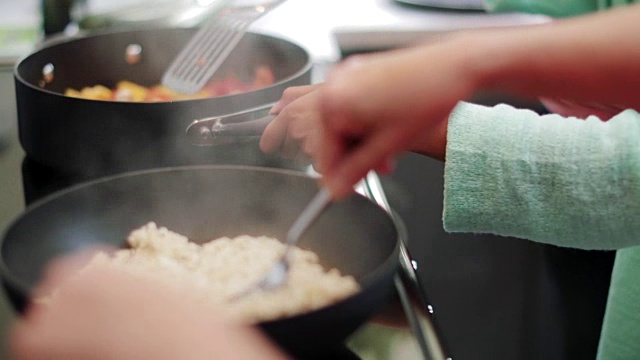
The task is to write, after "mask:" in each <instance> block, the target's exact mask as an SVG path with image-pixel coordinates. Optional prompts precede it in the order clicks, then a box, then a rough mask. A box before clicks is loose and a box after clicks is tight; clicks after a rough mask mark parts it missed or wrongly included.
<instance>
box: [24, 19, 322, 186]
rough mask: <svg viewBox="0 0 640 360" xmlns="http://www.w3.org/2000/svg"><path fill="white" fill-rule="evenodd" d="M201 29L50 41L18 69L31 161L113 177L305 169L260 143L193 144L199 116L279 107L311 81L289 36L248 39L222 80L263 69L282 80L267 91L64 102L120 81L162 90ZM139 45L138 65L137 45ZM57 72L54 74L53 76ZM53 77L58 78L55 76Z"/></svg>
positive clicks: (307, 61)
mask: <svg viewBox="0 0 640 360" xmlns="http://www.w3.org/2000/svg"><path fill="white" fill-rule="evenodd" d="M194 32H195V29H183V28H167V29H150V30H135V31H119V32H107V33H97V34H91V35H89V36H84V37H79V38H70V39H68V38H63V39H62V40H59V41H52V42H50V43H45V44H43V46H42V47H41V48H39V49H38V50H36V51H34V52H33V53H31V54H29V55H28V56H26V57H25V58H23V59H21V60H20V61H19V63H18V65H17V66H16V68H15V71H14V77H15V85H16V101H17V113H18V129H19V135H20V142H21V144H22V147H23V148H24V150H25V152H26V154H27V156H28V157H29V158H30V159H33V160H35V161H37V162H38V163H40V164H43V165H46V166H48V167H50V168H52V169H56V170H58V171H64V172H67V173H70V174H78V175H83V176H85V175H86V176H91V177H96V176H103V175H108V174H113V173H119V172H124V171H130V170H139V169H148V168H155V167H165V166H180V165H192V164H241V165H260V166H273V167H287V168H297V164H294V163H291V162H290V161H287V160H284V159H282V158H280V157H278V156H267V155H265V154H262V153H261V152H260V150H259V148H258V145H257V144H258V142H257V141H252V142H243V143H238V144H229V145H228V146H222V147H216V148H202V147H196V146H193V145H191V144H190V143H189V142H188V141H187V140H186V139H185V129H186V128H187V126H188V125H189V124H190V123H191V122H192V121H193V120H195V119H200V118H204V117H210V116H216V115H222V114H228V113H235V112H237V111H241V110H244V109H250V108H254V107H256V106H260V105H264V104H268V103H273V102H275V101H277V100H279V99H280V97H281V96H282V92H283V91H284V89H286V88H287V87H290V86H295V85H305V84H309V83H310V82H311V68H312V63H311V58H310V56H309V54H308V52H307V51H306V49H304V48H302V47H301V46H299V45H297V44H295V43H292V42H290V41H288V40H285V39H281V38H277V37H273V36H267V35H263V34H256V33H247V34H246V35H245V36H244V38H243V39H242V41H241V42H240V44H238V46H237V47H236V48H235V49H234V51H233V52H232V53H231V54H230V55H229V58H228V59H227V61H226V62H225V63H224V64H223V65H222V67H221V68H220V70H219V72H218V73H217V74H216V75H215V76H214V78H216V77H218V78H225V77H226V76H227V75H229V74H231V73H233V74H235V75H236V76H237V77H239V78H241V79H244V80H245V81H251V80H252V79H253V76H254V70H255V68H256V67H257V66H259V65H267V66H269V67H270V68H271V69H272V70H273V73H274V75H275V83H274V84H273V85H272V86H268V87H266V88H263V89H259V90H255V91H250V92H245V93H239V94H233V95H227V96H219V97H214V98H209V99H198V100H184V101H173V102H161V103H124V102H115V101H98V100H86V99H77V98H72V97H68V96H64V95H63V93H64V91H65V89H66V88H68V87H72V88H75V89H79V88H82V87H84V86H93V85H96V84H102V85H105V86H107V87H114V86H115V84H116V83H117V82H118V81H120V80H131V81H134V82H136V83H139V84H142V85H145V86H151V85H155V84H158V83H159V82H160V79H161V77H162V73H163V72H164V71H165V69H166V68H167V67H168V66H169V64H170V62H171V60H172V59H173V58H174V57H175V56H176V54H177V53H178V52H179V50H180V49H181V47H182V46H183V45H184V44H185V43H186V42H187V40H188V39H189V38H190V37H191V35H193V33H194ZM134 44H135V45H139V46H140V48H141V49H142V52H141V55H140V57H139V61H138V62H133V63H132V62H131V61H127V59H129V60H131V58H130V57H129V58H127V57H126V56H125V54H126V53H127V48H129V46H130V45H134ZM48 64H51V65H52V66H53V69H54V71H53V76H50V75H48V76H45V75H43V71H44V70H45V69H46V70H50V69H51V66H48ZM47 74H49V73H48V72H47Z"/></svg>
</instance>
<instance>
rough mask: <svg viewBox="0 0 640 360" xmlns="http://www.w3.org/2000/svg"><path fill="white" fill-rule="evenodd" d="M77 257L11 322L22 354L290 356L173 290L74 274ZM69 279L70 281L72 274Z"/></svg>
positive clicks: (13, 341) (109, 275) (17, 354)
mask: <svg viewBox="0 0 640 360" xmlns="http://www.w3.org/2000/svg"><path fill="white" fill-rule="evenodd" d="M79 262H80V261H79V260H78V259H77V258H73V259H65V260H63V261H59V262H56V263H55V264H54V266H52V267H51V268H50V269H49V270H48V271H47V275H46V278H45V280H44V281H43V283H42V285H41V286H40V287H39V289H38V291H37V293H39V294H51V293H52V291H54V289H60V295H59V297H56V298H54V300H52V301H51V302H50V303H48V304H42V305H33V306H31V307H30V308H29V309H28V311H27V312H26V314H25V316H24V318H23V319H20V320H19V321H18V322H17V323H16V324H15V325H14V327H13V329H12V332H11V338H10V347H11V354H12V359H16V360H22V359H24V360H27V359H28V360H37V359H47V360H56V359H60V360H68V359H83V360H122V359H153V360H162V359H171V360H173V359H194V360H195V359H203V360H204V359H207V360H208V359H237V360H245V359H246V360H249V359H270V360H276V359H285V358H286V357H285V356H284V355H283V354H282V353H280V352H279V351H278V350H277V349H276V348H275V347H274V345H272V344H271V343H269V342H268V341H267V340H266V338H264V337H263V336H262V335H261V334H260V333H258V332H257V331H256V330H254V329H252V328H249V327H244V326H242V325H239V324H236V323H234V322H232V321H230V320H227V319H225V318H224V316H223V315H221V314H220V313H219V312H218V311H217V310H215V309H213V308H212V307H210V306H208V305H207V304H204V303H202V302H198V301H197V300H196V299H192V298H191V297H189V296H188V294H184V293H178V292H177V291H174V289H168V288H166V287H163V286H160V285H157V284H153V283H149V282H145V281H140V280H137V279H136V278H133V277H131V276H130V275H127V274H125V273H122V272H120V271H117V270H114V269H107V268H98V269H91V270H90V271H86V272H82V274H81V275H78V276H72V274H75V273H76V272H77V270H78V268H79ZM69 279H70V280H69Z"/></svg>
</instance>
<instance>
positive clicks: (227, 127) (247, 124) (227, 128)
mask: <svg viewBox="0 0 640 360" xmlns="http://www.w3.org/2000/svg"><path fill="white" fill-rule="evenodd" d="M275 118H276V115H273V114H269V115H267V116H263V117H261V118H259V119H255V120H247V121H243V122H238V123H231V124H224V123H221V124H220V125H219V127H218V128H217V129H216V127H215V126H214V128H213V129H212V131H213V132H215V133H216V136H260V135H262V133H263V132H264V129H265V128H266V127H267V125H269V124H270V123H271V122H272V121H273V119H275Z"/></svg>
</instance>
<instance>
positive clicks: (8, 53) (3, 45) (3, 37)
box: [0, 25, 40, 65]
mask: <svg viewBox="0 0 640 360" xmlns="http://www.w3.org/2000/svg"><path fill="white" fill-rule="evenodd" d="M39 37H40V29H38V28H37V27H18V26H14V27H3V26H1V25H0V60H2V59H4V60H5V61H6V62H7V63H10V64H11V65H13V62H14V61H15V60H16V59H17V58H19V57H21V56H23V55H26V54H27V53H28V52H29V51H30V50H31V49H32V48H33V46H34V45H35V44H36V43H37V41H38V39H39ZM5 61H2V62H0V64H2V63H4V62H5Z"/></svg>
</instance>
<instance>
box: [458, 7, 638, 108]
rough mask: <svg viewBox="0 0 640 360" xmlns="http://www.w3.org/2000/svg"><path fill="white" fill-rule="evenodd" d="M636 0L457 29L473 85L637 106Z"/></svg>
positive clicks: (516, 92) (528, 95)
mask: <svg viewBox="0 0 640 360" xmlns="http://www.w3.org/2000/svg"><path fill="white" fill-rule="evenodd" d="M639 19H640V5H634V6H628V7H624V8H618V9H615V10H610V11H607V12H602V13H598V14H594V15H586V16H581V17H576V18H571V19H566V20H555V21H553V22H551V23H549V24H544V25H535V26H529V27H522V28H514V29H509V30H505V29H500V30H489V32H493V33H492V34H491V36H486V35H487V34H486V31H481V32H475V33H468V34H465V35H462V36H461V37H460V39H459V41H461V42H463V43H464V44H465V45H464V46H461V47H460V48H461V49H465V51H466V58H467V69H466V71H469V69H471V70H470V71H469V72H470V73H472V74H473V75H472V76H471V79H470V81H472V82H473V87H474V88H475V89H476V90H485V89H495V90H500V91H506V92H511V93H514V94H518V95H523V96H527V97H532V98H537V97H558V98H564V99H567V100H574V101H586V102H598V103H608V104H617V105H621V106H625V107H630V108H635V109H640V97H638V96H637V92H638V91H637V90H638V89H639V88H640V66H638V64H640V42H639V41H638V38H637V35H638V34H640V21H639Z"/></svg>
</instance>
